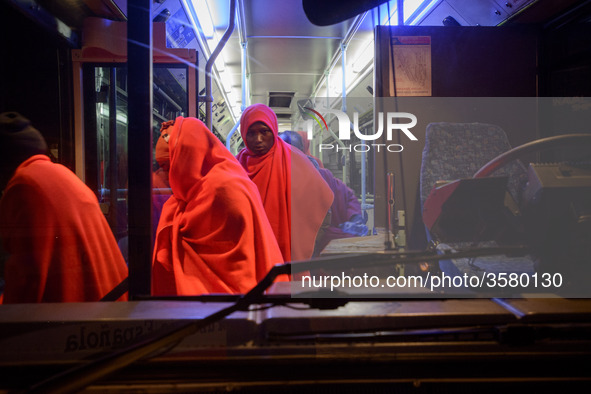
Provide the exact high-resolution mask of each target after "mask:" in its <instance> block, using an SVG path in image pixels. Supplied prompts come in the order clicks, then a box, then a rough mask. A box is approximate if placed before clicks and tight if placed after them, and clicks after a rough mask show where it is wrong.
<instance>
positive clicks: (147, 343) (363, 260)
mask: <svg viewBox="0 0 591 394" xmlns="http://www.w3.org/2000/svg"><path fill="white" fill-rule="evenodd" d="M527 252H528V250H527V248H526V247H525V246H511V247H493V248H472V249H466V250H462V251H457V252H448V253H444V254H436V253H434V252H432V251H428V252H420V251H419V252H412V251H411V252H392V253H389V252H385V253H372V254H356V255H341V256H331V257H321V258H318V259H315V260H311V261H302V262H293V263H286V264H281V265H276V266H274V267H273V268H272V269H271V270H270V271H269V272H268V273H267V275H266V276H265V277H264V278H263V279H262V280H261V281H260V282H259V283H258V284H257V285H256V286H255V287H253V288H252V289H251V290H250V291H249V292H248V293H246V294H245V295H237V296H235V302H234V303H233V304H232V305H230V306H229V307H226V308H223V309H221V310H219V311H217V312H215V313H212V314H211V315H209V316H206V317H205V318H203V319H200V320H195V321H191V322H189V323H187V324H184V325H182V326H181V327H178V328H174V329H172V330H170V331H168V332H165V333H161V334H159V335H156V336H154V337H152V338H149V339H145V340H143V341H139V342H137V343H135V344H132V345H130V346H128V347H126V348H123V349H118V350H114V351H113V352H111V353H109V354H108V355H106V356H104V357H102V358H99V359H97V360H95V361H92V362H90V363H88V364H84V365H81V366H77V367H74V368H71V369H69V370H66V371H64V372H62V373H59V374H57V375H54V376H52V377H49V378H48V379H45V380H43V381H41V382H39V383H37V384H34V385H32V386H30V387H29V388H28V389H26V390H25V391H24V392H27V393H60V394H63V393H73V392H77V391H79V390H81V389H83V388H84V387H86V386H88V385H89V384H91V383H92V382H94V381H96V380H98V379H101V378H103V377H105V376H106V375H108V374H110V373H112V372H115V371H117V370H119V369H121V368H124V367H126V366H128V365H130V364H132V363H134V362H135V361H138V360H140V359H142V358H144V357H147V356H149V355H151V354H155V353H156V352H157V351H159V350H162V349H167V348H168V349H171V348H172V347H173V345H175V344H176V343H179V342H180V341H181V340H182V339H184V338H185V337H187V336H189V335H192V334H195V333H197V332H198V331H199V330H200V329H202V328H204V327H206V326H209V325H210V324H213V323H215V322H217V321H219V320H222V319H224V318H225V317H227V316H229V315H231V314H232V313H234V312H238V311H248V310H249V308H250V306H251V305H255V304H269V303H270V302H276V303H274V304H273V305H284V304H285V303H287V301H289V300H290V299H289V297H285V296H283V297H275V298H274V296H273V295H266V294H265V291H266V290H267V289H268V288H269V287H270V286H271V285H272V284H273V282H274V281H275V279H276V278H277V277H278V276H280V275H289V274H295V273H300V272H305V271H309V270H311V269H317V268H319V267H322V268H338V269H344V268H351V267H359V266H360V264H363V265H365V266H368V265H371V266H386V265H391V264H406V263H419V262H425V261H438V260H442V259H450V258H467V257H478V256H484V255H499V254H517V255H519V254H526V253H527ZM232 297H234V296H232ZM151 299H156V298H151ZM204 299H205V298H204ZM352 300H363V301H376V299H375V298H371V297H370V298H367V297H366V298H357V297H348V296H343V297H338V298H328V299H315V298H313V297H311V298H302V299H299V298H296V299H291V303H294V302H297V303H302V302H308V303H309V305H310V306H313V305H316V307H318V308H319V309H329V308H337V307H339V306H342V305H345V304H346V303H348V302H351V301H352ZM390 300H391V299H390Z"/></svg>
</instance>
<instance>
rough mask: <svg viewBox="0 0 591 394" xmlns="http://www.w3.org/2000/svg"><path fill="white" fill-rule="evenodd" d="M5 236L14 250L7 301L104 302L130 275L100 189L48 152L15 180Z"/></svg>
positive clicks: (1, 228) (0, 228) (2, 224)
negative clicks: (98, 194) (97, 193)
mask: <svg viewBox="0 0 591 394" xmlns="http://www.w3.org/2000/svg"><path fill="white" fill-rule="evenodd" d="M0 236H1V237H2V240H3V242H4V248H5V249H6V251H7V252H8V253H9V254H10V257H9V259H8V261H7V262H6V266H5V279H6V288H5V293H4V303H19V302H20V303H25V302H27V303H33V302H82V301H99V300H100V299H101V298H102V297H103V296H104V295H105V294H107V293H108V292H109V291H111V290H112V289H113V288H114V287H115V286H117V285H118V284H119V283H120V282H121V281H122V280H123V279H124V278H125V277H126V276H127V266H126V265H125V261H124V260H123V256H122V255H121V252H120V251H119V248H118V247H117V242H116V241H115V238H114V237H113V234H112V232H111V229H110V228H109V225H108V224H107V221H106V219H105V217H104V216H103V214H102V212H101V210H100V208H99V204H98V201H97V198H96V196H95V195H94V193H93V192H92V191H91V190H90V189H89V188H88V187H87V186H86V185H85V184H84V183H83V182H82V181H81V180H80V179H79V178H77V177H76V175H75V174H74V173H73V172H72V171H70V170H69V169H67V168H66V167H64V166H62V165H60V164H54V163H52V162H51V161H50V159H49V158H48V157H47V156H45V155H36V156H33V157H31V158H29V159H28V160H26V161H25V162H24V163H22V164H21V165H20V166H19V167H18V168H17V170H16V172H15V174H14V176H13V177H12V179H11V180H10V182H9V183H8V185H7V188H6V190H5V192H4V195H3V197H2V200H0ZM123 298H125V299H126V298H127V295H125V296H124V297H123Z"/></svg>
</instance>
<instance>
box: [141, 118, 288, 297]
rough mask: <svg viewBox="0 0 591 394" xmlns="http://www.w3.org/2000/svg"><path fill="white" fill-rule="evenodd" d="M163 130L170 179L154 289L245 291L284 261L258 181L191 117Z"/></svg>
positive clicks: (183, 292)
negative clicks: (168, 156)
mask: <svg viewBox="0 0 591 394" xmlns="http://www.w3.org/2000/svg"><path fill="white" fill-rule="evenodd" d="M164 131H166V132H167V133H168V136H169V139H168V147H169V154H170V172H169V181H170V187H171V189H172V193H173V195H172V196H171V197H170V198H169V199H168V200H167V201H166V203H165V204H164V207H163V209H162V215H161V216H160V222H159V224H158V229H157V232H156V241H155V246H154V257H153V265H152V293H153V294H154V295H200V294H210V293H246V292H247V291H248V290H250V289H251V288H252V287H254V286H255V285H256V283H257V282H258V281H259V280H261V279H262V278H263V277H264V276H265V275H266V274H267V272H268V271H269V270H270V269H271V268H272V267H273V265H275V264H280V263H282V262H283V258H282V256H281V251H280V250H279V247H278V245H277V241H276V240H275V238H274V237H273V231H272V229H271V226H270V225H269V221H268V219H267V217H266V215H265V211H264V208H263V204H262V202H261V199H260V196H259V194H258V191H257V189H256V186H255V185H254V184H253V183H252V181H251V180H250V179H249V178H248V176H247V175H246V173H245V172H244V169H243V168H242V167H241V166H240V164H239V163H238V162H237V161H236V159H235V158H234V157H233V156H232V154H231V153H230V152H229V151H228V150H227V149H226V147H225V146H224V145H223V144H222V143H221V142H220V141H219V140H218V139H217V138H216V137H215V136H214V135H213V134H212V133H211V132H210V131H209V130H208V129H207V127H206V126H205V125H204V124H203V122H201V121H200V120H197V119H195V118H183V117H178V118H176V119H175V121H174V124H171V123H169V124H168V125H167V126H166V127H165V128H164V130H163V132H164Z"/></svg>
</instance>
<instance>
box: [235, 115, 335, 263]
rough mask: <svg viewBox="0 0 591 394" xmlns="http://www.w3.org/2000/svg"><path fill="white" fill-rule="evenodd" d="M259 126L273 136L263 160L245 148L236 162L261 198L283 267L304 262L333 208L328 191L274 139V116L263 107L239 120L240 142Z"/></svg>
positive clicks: (300, 157) (302, 160) (301, 158)
mask: <svg viewBox="0 0 591 394" xmlns="http://www.w3.org/2000/svg"><path fill="white" fill-rule="evenodd" d="M259 121H260V122H263V123H265V124H266V125H267V126H268V127H269V128H271V130H272V131H273V134H274V136H275V142H274V145H273V147H272V148H271V149H270V150H269V152H267V153H266V154H264V155H262V156H257V155H255V154H254V153H253V152H251V151H250V150H249V149H248V147H246V148H244V149H242V150H241V151H240V152H239V153H238V155H237V158H238V161H240V163H241V164H242V166H243V167H244V168H245V169H246V172H247V173H248V175H249V176H250V178H251V179H252V180H253V182H254V183H255V184H256V185H257V187H258V189H259V192H260V193H261V198H262V200H263V205H264V206H265V211H266V212H267V217H268V218H269V222H270V223H271V227H272V228H273V232H274V233H275V236H276V237H277V242H278V243H279V247H280V248H281V252H282V253H283V257H284V259H285V261H298V260H307V259H309V258H311V257H312V253H313V252H314V243H315V240H316V234H317V233H318V230H319V229H320V226H321V224H322V221H323V220H324V217H325V216H326V214H327V212H328V210H329V208H330V205H331V204H332V200H333V194H332V191H331V190H330V188H329V187H328V185H327V184H326V182H325V181H324V180H323V179H322V177H321V176H320V174H319V173H318V171H317V170H316V168H315V167H314V165H313V164H312V163H311V162H310V161H309V160H308V158H307V157H306V156H305V155H304V154H303V153H302V152H300V151H299V150H298V149H293V150H292V149H291V146H290V145H289V144H287V143H286V142H285V141H283V140H282V139H281V138H279V136H278V130H279V127H278V124H277V116H276V115H275V113H274V112H273V110H272V109H271V108H269V107H267V106H266V105H263V104H254V105H251V106H250V107H248V108H247V109H246V110H245V111H244V113H243V114H242V119H241V121H240V134H241V135H242V139H243V140H246V138H245V135H246V132H247V131H248V128H249V126H250V125H252V124H253V123H255V122H259Z"/></svg>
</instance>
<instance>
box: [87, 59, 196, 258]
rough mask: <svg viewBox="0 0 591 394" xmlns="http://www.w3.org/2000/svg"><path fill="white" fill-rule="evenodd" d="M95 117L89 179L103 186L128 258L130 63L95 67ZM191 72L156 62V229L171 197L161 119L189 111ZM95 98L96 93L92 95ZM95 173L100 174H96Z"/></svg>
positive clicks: (100, 192)
mask: <svg viewBox="0 0 591 394" xmlns="http://www.w3.org/2000/svg"><path fill="white" fill-rule="evenodd" d="M92 72H93V78H94V90H95V95H94V99H95V102H94V111H93V112H94V116H95V119H96V123H95V124H96V127H95V128H93V127H91V124H92V122H91V121H90V120H89V121H88V124H87V128H86V130H87V138H88V141H89V143H90V144H91V145H92V141H93V140H94V141H96V157H91V156H94V155H89V156H87V158H86V163H87V167H88V168H91V169H94V168H96V172H94V171H91V172H92V173H91V174H90V177H92V178H95V177H96V182H94V180H92V181H90V182H87V183H88V184H89V185H92V184H96V185H97V190H96V193H97V196H98V198H99V202H100V204H101V208H102V211H103V213H104V214H105V217H106V218H107V221H108V222H109V225H110V227H111V230H112V231H113V234H114V235H115V238H116V239H117V242H118V243H119V247H120V248H121V252H122V253H123V256H124V257H125V259H126V260H127V257H128V256H127V235H128V221H127V215H128V205H127V188H128V166H127V111H128V105H127V68H126V67H125V66H121V65H119V66H112V65H110V66H95V67H94V68H92ZM187 72H188V69H187V67H186V66H184V65H180V66H178V65H154V69H153V82H154V91H153V116H154V117H153V122H152V124H153V127H152V141H153V151H154V154H153V171H154V177H153V180H154V188H155V192H154V199H153V203H154V218H153V221H154V230H155V228H156V226H157V224H158V218H159V215H160V209H161V206H162V204H163V203H164V201H165V200H166V199H167V198H168V196H170V188H169V185H168V183H167V182H166V183H162V182H157V181H158V180H159V179H166V181H167V179H168V174H167V168H166V166H165V165H164V166H163V165H161V164H159V163H158V161H157V160H156V154H155V150H156V144H157V142H158V138H159V137H160V127H161V124H162V123H163V122H165V121H168V120H173V119H175V118H176V117H177V116H186V114H187V113H188V94H187ZM90 99H92V97H90ZM93 173H94V174H93Z"/></svg>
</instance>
